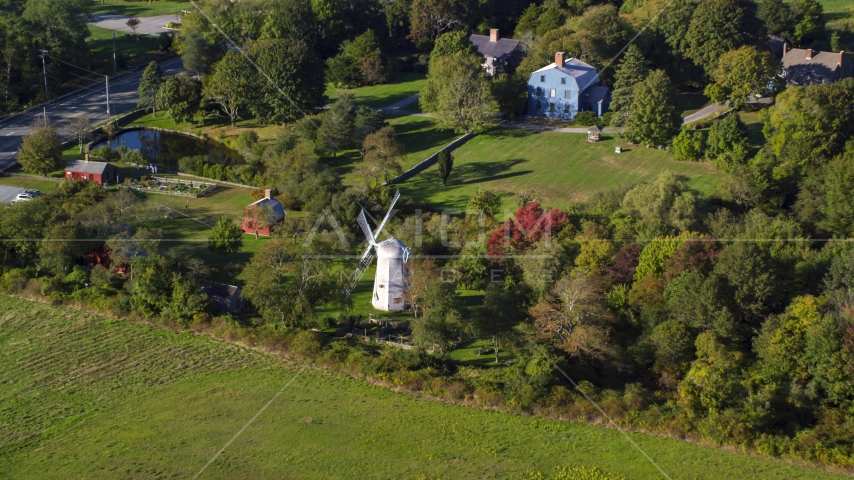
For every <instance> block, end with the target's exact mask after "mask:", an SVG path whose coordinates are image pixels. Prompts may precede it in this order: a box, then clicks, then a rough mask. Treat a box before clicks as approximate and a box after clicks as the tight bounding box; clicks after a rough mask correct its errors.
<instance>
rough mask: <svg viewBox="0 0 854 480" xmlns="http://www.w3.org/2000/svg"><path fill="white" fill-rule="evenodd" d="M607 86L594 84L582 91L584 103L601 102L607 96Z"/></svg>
mask: <svg viewBox="0 0 854 480" xmlns="http://www.w3.org/2000/svg"><path fill="white" fill-rule="evenodd" d="M608 90H609V89H608V87H603V86H600V85H596V86H593V87H590V88H588V89H587V90H585V91H584V97H583V102H584V103H602V102H603V101H604V100H605V97H607V96H608Z"/></svg>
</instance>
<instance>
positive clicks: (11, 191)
mask: <svg viewBox="0 0 854 480" xmlns="http://www.w3.org/2000/svg"><path fill="white" fill-rule="evenodd" d="M19 193H24V189H23V188H18V187H8V186H6V185H0V202H2V203H11V202H12V200H14V199H15V197H17V196H18V194H19Z"/></svg>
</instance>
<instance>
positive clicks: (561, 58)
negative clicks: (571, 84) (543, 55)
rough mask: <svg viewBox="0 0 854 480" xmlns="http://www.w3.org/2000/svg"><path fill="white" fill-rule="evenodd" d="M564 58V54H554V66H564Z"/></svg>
mask: <svg viewBox="0 0 854 480" xmlns="http://www.w3.org/2000/svg"><path fill="white" fill-rule="evenodd" d="M565 57H566V53H564V52H557V53H555V65H557V66H558V67H562V66H563V64H564V58H565Z"/></svg>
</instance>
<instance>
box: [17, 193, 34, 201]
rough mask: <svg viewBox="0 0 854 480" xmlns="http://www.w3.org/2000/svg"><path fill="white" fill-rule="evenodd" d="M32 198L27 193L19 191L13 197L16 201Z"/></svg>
mask: <svg viewBox="0 0 854 480" xmlns="http://www.w3.org/2000/svg"><path fill="white" fill-rule="evenodd" d="M32 199H33V197H32V196H31V195H30V194H28V193H19V194H18V196H17V197H15V201H16V202H25V201H28V200H32Z"/></svg>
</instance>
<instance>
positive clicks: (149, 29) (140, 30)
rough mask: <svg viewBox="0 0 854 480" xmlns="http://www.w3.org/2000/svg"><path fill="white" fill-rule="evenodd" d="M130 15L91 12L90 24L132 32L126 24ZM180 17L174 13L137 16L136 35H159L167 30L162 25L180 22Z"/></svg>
mask: <svg viewBox="0 0 854 480" xmlns="http://www.w3.org/2000/svg"><path fill="white" fill-rule="evenodd" d="M129 18H131V17H125V16H123V15H105V14H97V13H96V14H93V15H92V20H93V21H92V22H90V23H89V24H90V25H95V26H96V27H101V28H106V29H107V30H115V31H117V32H124V33H133V29H131V28H130V27H128V26H127V21H128V19H129ZM180 21H181V19H180V18H179V17H176V16H175V15H158V16H156V17H139V22H140V23H139V26H138V27H136V33H137V34H138V35H160V34H161V33H164V32H168V30H166V29H165V28H163V27H164V26H166V24H167V23H169V22H180Z"/></svg>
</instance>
